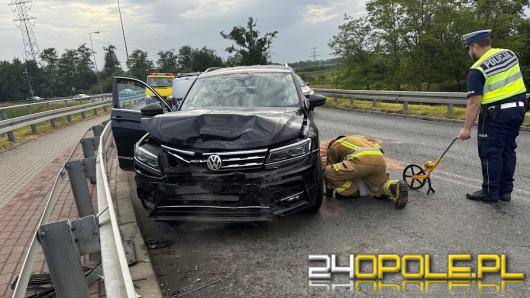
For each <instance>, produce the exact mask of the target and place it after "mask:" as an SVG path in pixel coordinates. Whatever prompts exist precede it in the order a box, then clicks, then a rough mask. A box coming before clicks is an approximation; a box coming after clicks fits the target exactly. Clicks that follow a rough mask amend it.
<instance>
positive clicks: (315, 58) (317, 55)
mask: <svg viewBox="0 0 530 298" xmlns="http://www.w3.org/2000/svg"><path fill="white" fill-rule="evenodd" d="M312 49H313V51H311V58H313V61H317V57H320V54H319V53H318V52H317V48H316V47H313V48H312Z"/></svg>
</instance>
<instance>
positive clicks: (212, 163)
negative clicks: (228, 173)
mask: <svg viewBox="0 0 530 298" xmlns="http://www.w3.org/2000/svg"><path fill="white" fill-rule="evenodd" d="M206 165H207V166H208V169H210V170H212V171H217V170H219V169H220V168H221V166H222V165H223V161H222V160H221V157H220V156H219V155H210V156H208V159H207V160H206Z"/></svg>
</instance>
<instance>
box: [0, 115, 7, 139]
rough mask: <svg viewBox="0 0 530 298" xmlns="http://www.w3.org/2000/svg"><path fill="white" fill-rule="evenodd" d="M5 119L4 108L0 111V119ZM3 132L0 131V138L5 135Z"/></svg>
mask: <svg viewBox="0 0 530 298" xmlns="http://www.w3.org/2000/svg"><path fill="white" fill-rule="evenodd" d="M5 119H7V116H6V112H5V111H4V110H2V111H0V121H2V120H5ZM5 136H6V134H5V133H0V138H2V137H5Z"/></svg>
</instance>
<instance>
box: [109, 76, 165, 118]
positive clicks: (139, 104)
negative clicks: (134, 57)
mask: <svg viewBox="0 0 530 298" xmlns="http://www.w3.org/2000/svg"><path fill="white" fill-rule="evenodd" d="M117 91H118V105H119V107H118V108H120V109H126V110H134V111H140V110H141V109H142V108H143V107H145V106H146V105H148V104H152V103H156V104H159V105H160V106H161V107H162V108H164V110H165V109H166V106H165V105H163V104H162V102H161V101H160V100H159V99H158V97H157V96H156V95H155V94H154V93H153V92H152V91H151V90H150V89H149V88H147V87H146V86H145V85H143V84H141V83H140V82H136V81H132V80H124V81H119V82H118V84H117Z"/></svg>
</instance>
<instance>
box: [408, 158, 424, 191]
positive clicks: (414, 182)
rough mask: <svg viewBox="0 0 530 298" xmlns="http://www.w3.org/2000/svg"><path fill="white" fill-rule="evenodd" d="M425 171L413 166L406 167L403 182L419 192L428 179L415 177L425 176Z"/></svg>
mask: <svg viewBox="0 0 530 298" xmlns="http://www.w3.org/2000/svg"><path fill="white" fill-rule="evenodd" d="M425 175H426V174H425V171H424V170H423V168H422V167H420V166H418V165H415V164H412V165H408V166H406V167H405V169H404V170H403V180H404V181H405V182H406V183H407V184H408V186H409V187H410V189H412V190H418V189H420V188H422V187H423V186H424V185H425V183H426V182H427V179H418V178H413V177H414V176H425Z"/></svg>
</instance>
